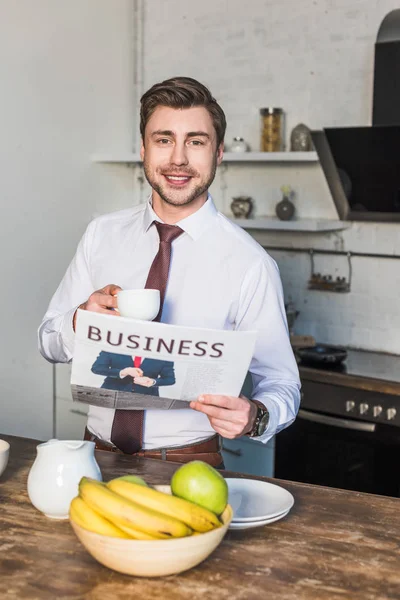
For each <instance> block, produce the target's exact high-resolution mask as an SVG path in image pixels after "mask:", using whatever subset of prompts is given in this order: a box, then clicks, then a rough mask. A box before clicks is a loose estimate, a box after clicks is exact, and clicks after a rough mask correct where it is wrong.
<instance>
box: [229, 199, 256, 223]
mask: <svg viewBox="0 0 400 600" xmlns="http://www.w3.org/2000/svg"><path fill="white" fill-rule="evenodd" d="M231 209H232V212H233V214H234V216H235V218H236V219H248V218H249V217H250V214H251V211H252V209H253V200H252V199H251V198H250V196H237V197H236V198H233V202H232V203H231Z"/></svg>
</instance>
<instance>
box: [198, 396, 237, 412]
mask: <svg viewBox="0 0 400 600" xmlns="http://www.w3.org/2000/svg"><path fill="white" fill-rule="evenodd" d="M198 400H199V401H200V402H201V403H202V404H207V405H213V406H220V407H221V408H229V409H237V408H238V406H239V405H241V402H240V401H239V398H234V397H233V396H222V395H219V394H201V395H200V396H199V397H198Z"/></svg>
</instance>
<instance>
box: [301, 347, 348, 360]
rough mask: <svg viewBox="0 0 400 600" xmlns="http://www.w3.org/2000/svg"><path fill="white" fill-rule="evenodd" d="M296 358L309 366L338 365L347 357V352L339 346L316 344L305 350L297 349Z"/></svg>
mask: <svg viewBox="0 0 400 600" xmlns="http://www.w3.org/2000/svg"><path fill="white" fill-rule="evenodd" d="M296 354H297V356H298V357H299V358H300V359H301V361H302V362H306V363H309V364H318V365H320V364H330V365H339V364H340V363H341V362H343V361H344V360H345V359H346V357H347V350H346V349H345V348H342V347H341V346H328V345H327V344H316V345H315V346H310V347H307V348H297V350H296Z"/></svg>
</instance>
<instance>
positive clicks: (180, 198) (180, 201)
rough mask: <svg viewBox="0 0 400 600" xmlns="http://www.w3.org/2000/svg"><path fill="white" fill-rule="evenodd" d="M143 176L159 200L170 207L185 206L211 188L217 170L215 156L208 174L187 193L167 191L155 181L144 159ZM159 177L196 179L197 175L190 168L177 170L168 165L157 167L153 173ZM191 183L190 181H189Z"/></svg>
mask: <svg viewBox="0 0 400 600" xmlns="http://www.w3.org/2000/svg"><path fill="white" fill-rule="evenodd" d="M143 168H144V174H145V177H146V179H147V181H148V183H149V185H150V186H151V187H152V189H153V190H154V191H155V192H157V194H158V195H159V196H160V198H161V199H162V200H163V201H164V202H165V203H166V204H170V205H171V206H187V205H188V204H190V203H191V202H193V201H194V200H196V198H198V197H199V196H201V195H202V194H204V192H207V190H208V188H209V187H210V186H211V184H212V182H213V181H214V178H215V173H216V170H217V154H215V155H214V156H213V161H212V165H211V169H210V171H209V173H207V174H206V176H205V178H204V180H203V181H200V182H199V183H198V184H197V185H195V187H194V188H192V189H190V190H188V191H186V192H185V191H182V190H179V189H177V190H169V189H167V187H166V186H165V187H164V186H163V185H162V184H161V183H160V182H158V181H156V177H155V176H154V171H153V170H152V169H151V168H150V165H149V163H148V162H147V161H146V159H144V162H143ZM155 172H156V173H158V174H160V175H161V176H163V175H166V174H168V173H174V174H175V175H182V176H183V175H188V176H190V177H192V178H195V177H198V176H199V173H198V172H197V171H195V170H194V169H192V168H191V167H189V166H188V167H185V168H184V169H178V168H176V167H174V166H173V165H168V166H165V167H158V168H157V169H156V171H155ZM191 181H192V180H191ZM166 185H167V184H166Z"/></svg>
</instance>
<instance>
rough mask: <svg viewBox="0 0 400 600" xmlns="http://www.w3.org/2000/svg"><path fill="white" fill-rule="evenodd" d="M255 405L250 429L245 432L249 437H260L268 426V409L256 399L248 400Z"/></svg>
mask: <svg viewBox="0 0 400 600" xmlns="http://www.w3.org/2000/svg"><path fill="white" fill-rule="evenodd" d="M250 402H253V403H254V404H255V405H256V406H257V414H256V418H255V421H254V425H253V427H252V429H251V430H250V431H249V432H248V433H247V434H246V435H248V436H249V437H260V436H261V435H262V434H263V433H265V430H266V429H267V427H268V423H269V412H268V409H267V408H266V407H265V406H264V404H261V402H258V400H250Z"/></svg>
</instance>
